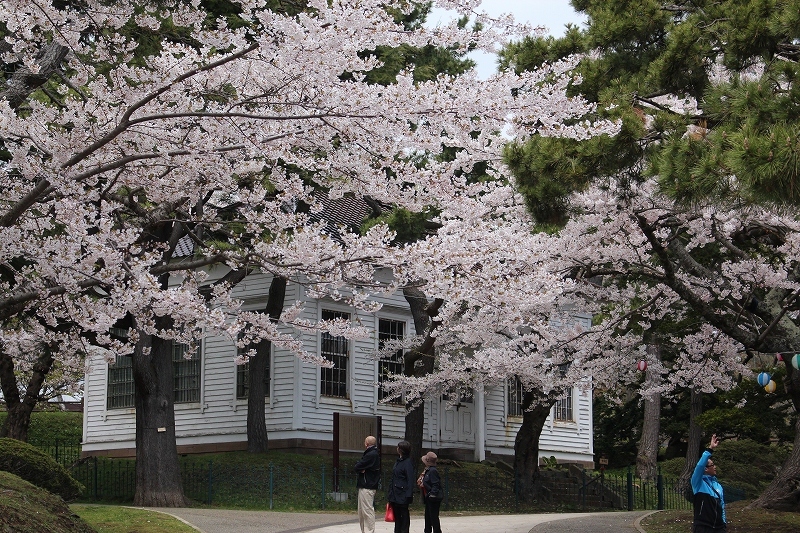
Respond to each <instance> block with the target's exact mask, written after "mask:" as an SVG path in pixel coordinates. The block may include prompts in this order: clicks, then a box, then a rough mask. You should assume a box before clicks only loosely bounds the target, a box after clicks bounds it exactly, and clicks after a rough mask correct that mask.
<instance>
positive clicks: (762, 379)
mask: <svg viewBox="0 0 800 533" xmlns="http://www.w3.org/2000/svg"><path fill="white" fill-rule="evenodd" d="M770 381H772V376H770V375H769V374H768V373H767V372H761V373H760V374H759V375H758V384H759V385H761V386H762V387H766V386H767V385H768V384H769V382H770Z"/></svg>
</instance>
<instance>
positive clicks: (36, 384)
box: [0, 346, 54, 442]
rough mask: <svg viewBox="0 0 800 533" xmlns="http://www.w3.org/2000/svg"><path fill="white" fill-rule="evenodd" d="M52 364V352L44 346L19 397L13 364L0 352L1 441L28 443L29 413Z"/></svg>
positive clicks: (37, 399) (34, 404) (36, 401)
mask: <svg viewBox="0 0 800 533" xmlns="http://www.w3.org/2000/svg"><path fill="white" fill-rule="evenodd" d="M53 362H54V359H53V354H52V351H51V350H50V349H49V348H48V347H46V346H43V347H42V348H41V350H40V352H39V355H38V357H37V359H36V363H34V365H33V371H32V372H31V377H30V381H28V386H27V387H26V388H25V394H24V395H23V396H22V397H20V394H19V387H18V384H17V376H16V374H15V373H14V360H13V359H12V358H11V357H10V356H9V355H8V354H6V353H5V352H4V351H3V350H2V349H0V388H2V391H3V398H4V399H5V402H6V409H7V410H8V414H7V416H6V419H5V422H4V423H3V426H2V427H0V438H9V439H16V440H21V441H23V442H27V441H28V428H29V427H30V425H31V413H32V412H33V409H34V408H35V407H36V404H37V403H38V402H39V396H40V392H41V390H42V385H44V381H45V378H47V374H48V373H49V372H50V369H51V368H53Z"/></svg>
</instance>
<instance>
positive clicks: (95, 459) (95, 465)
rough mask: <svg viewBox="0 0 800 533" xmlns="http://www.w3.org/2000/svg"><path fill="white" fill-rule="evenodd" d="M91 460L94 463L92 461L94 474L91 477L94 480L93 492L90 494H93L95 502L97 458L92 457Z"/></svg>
mask: <svg viewBox="0 0 800 533" xmlns="http://www.w3.org/2000/svg"><path fill="white" fill-rule="evenodd" d="M92 459H94V461H92V462H93V463H94V472H92V477H93V478H94V487H93V489H94V490H93V491H92V492H93V494H94V500H95V501H97V456H96V455H95V456H94V457H92Z"/></svg>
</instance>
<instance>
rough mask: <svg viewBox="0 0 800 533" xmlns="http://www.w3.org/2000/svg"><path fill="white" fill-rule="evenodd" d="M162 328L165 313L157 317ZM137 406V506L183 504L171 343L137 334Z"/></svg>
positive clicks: (168, 323) (168, 326) (166, 320)
mask: <svg viewBox="0 0 800 533" xmlns="http://www.w3.org/2000/svg"><path fill="white" fill-rule="evenodd" d="M156 326H157V327H158V328H159V329H162V330H169V329H171V327H172V320H171V319H170V318H168V317H156ZM133 380H134V386H135V394H134V398H135V402H134V403H135V407H136V492H135V494H134V497H133V504H134V505H136V506H141V507H185V506H186V505H187V504H188V502H187V500H186V498H185V497H184V494H183V484H182V483H181V474H180V465H179V463H178V450H177V441H176V438H175V397H174V388H175V383H174V369H173V366H172V341H170V340H165V339H161V338H159V337H155V336H152V335H148V334H145V333H143V332H140V338H139V341H138V342H137V344H136V349H135V351H134V354H133Z"/></svg>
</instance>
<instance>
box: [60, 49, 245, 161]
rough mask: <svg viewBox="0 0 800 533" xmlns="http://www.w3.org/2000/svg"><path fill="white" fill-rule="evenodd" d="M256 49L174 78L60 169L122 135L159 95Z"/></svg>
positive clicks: (132, 106) (131, 107)
mask: <svg viewBox="0 0 800 533" xmlns="http://www.w3.org/2000/svg"><path fill="white" fill-rule="evenodd" d="M258 47H259V44H258V43H254V44H252V45H250V46H248V47H247V48H244V49H242V50H240V51H239V52H236V53H235V54H231V55H229V56H226V57H223V58H222V59H219V60H217V61H214V62H212V63H209V64H208V65H204V66H202V67H199V68H195V69H192V70H190V71H188V72H185V73H183V74H181V75H180V76H178V77H176V78H175V79H174V80H172V81H171V82H170V83H168V84H166V85H163V86H161V87H159V88H158V89H156V90H155V91H153V92H152V93H150V94H148V95H147V96H145V97H144V98H142V99H141V100H139V101H138V102H135V103H134V104H132V105H131V106H130V107H129V108H128V109H127V111H126V112H125V114H124V115H122V118H121V119H120V123H119V124H118V125H117V127H115V128H114V129H112V130H111V131H109V132H108V133H107V134H106V135H104V136H103V137H102V138H100V139H98V140H97V141H96V142H94V143H92V144H91V145H89V146H88V147H87V148H86V149H85V150H82V151H80V152H78V153H77V154H75V155H74V156H72V157H71V158H69V159H68V160H67V161H65V162H64V164H63V165H62V168H69V167H71V166H73V165H76V164H77V163H78V162H79V161H82V160H83V159H85V158H86V157H88V155H89V154H91V153H94V152H95V151H97V150H98V149H100V148H102V147H103V146H105V145H106V144H108V143H110V142H111V141H112V140H114V139H115V138H116V137H118V136H119V135H120V134H122V133H123V132H124V131H125V130H127V129H128V127H129V124H130V118H131V116H132V115H133V113H135V112H136V111H137V110H138V109H141V108H142V107H144V106H145V105H147V104H148V103H150V102H152V101H153V100H155V99H156V98H158V97H159V96H160V95H162V94H164V93H165V92H167V91H169V90H170V89H172V88H173V87H174V86H175V85H177V84H179V83H181V82H183V81H186V80H188V79H189V78H192V77H194V76H196V75H198V74H200V73H202V72H208V71H210V70H214V69H215V68H217V67H220V66H222V65H225V64H227V63H230V62H231V61H235V60H237V59H239V58H241V57H244V56H246V55H247V54H249V53H250V52H252V51H253V50H257V49H258Z"/></svg>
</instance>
